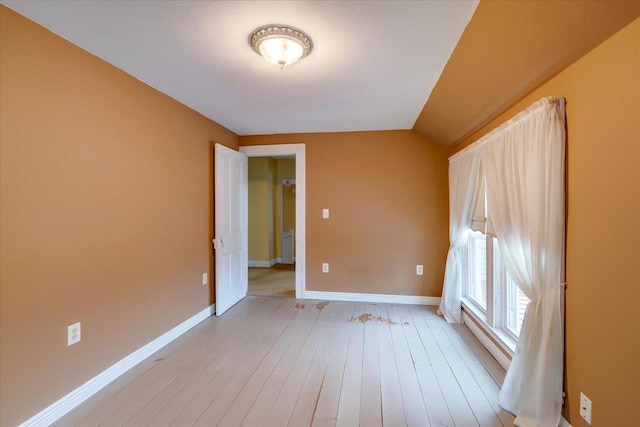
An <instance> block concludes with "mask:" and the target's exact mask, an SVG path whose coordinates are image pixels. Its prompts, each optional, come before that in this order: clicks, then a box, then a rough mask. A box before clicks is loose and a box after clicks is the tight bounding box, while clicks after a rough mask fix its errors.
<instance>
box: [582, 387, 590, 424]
mask: <svg viewBox="0 0 640 427" xmlns="http://www.w3.org/2000/svg"><path fill="white" fill-rule="evenodd" d="M580 416H581V417H582V418H584V420H585V421H586V422H587V423H589V425H591V400H590V399H589V398H588V397H587V396H585V395H584V393H580Z"/></svg>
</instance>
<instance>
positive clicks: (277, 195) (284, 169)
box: [248, 156, 296, 298]
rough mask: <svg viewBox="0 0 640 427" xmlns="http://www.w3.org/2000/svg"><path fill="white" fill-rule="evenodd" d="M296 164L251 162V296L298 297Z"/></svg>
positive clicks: (266, 160) (281, 159)
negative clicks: (296, 268) (296, 272)
mask: <svg viewBox="0 0 640 427" xmlns="http://www.w3.org/2000/svg"><path fill="white" fill-rule="evenodd" d="M295 172H296V160H295V158H294V157H293V156H284V157H250V158H249V167H248V175H249V188H248V198H249V205H248V215H249V218H248V219H249V250H248V255H249V260H248V261H249V262H248V267H249V274H248V279H249V290H248V294H249V295H262V296H278V297H290V298H294V297H295V288H296V274H295V229H296V180H295V176H296V175H295Z"/></svg>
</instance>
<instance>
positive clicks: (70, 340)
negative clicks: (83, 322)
mask: <svg viewBox="0 0 640 427" xmlns="http://www.w3.org/2000/svg"><path fill="white" fill-rule="evenodd" d="M79 342H80V322H78V323H74V324H73V325H70V326H68V327H67V347H69V346H70V345H73V344H76V343H79Z"/></svg>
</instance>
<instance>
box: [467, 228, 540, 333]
mask: <svg viewBox="0 0 640 427" xmlns="http://www.w3.org/2000/svg"><path fill="white" fill-rule="evenodd" d="M462 253H463V263H462V268H463V296H464V298H465V301H466V303H467V305H472V306H473V308H474V310H475V311H476V312H481V313H482V314H483V315H484V317H485V321H486V323H487V324H488V326H490V327H493V328H495V329H499V330H501V331H502V332H504V333H505V334H506V335H507V336H509V337H510V338H511V339H512V340H513V341H517V339H518V337H519V336H520V331H521V330H522V321H523V319H524V313H525V310H526V309H527V305H528V304H529V299H528V298H527V297H526V296H525V295H524V294H523V293H522V291H520V289H518V286H517V285H516V283H515V281H514V280H513V279H512V278H511V276H509V274H508V273H507V270H506V268H504V265H503V264H502V263H501V262H500V261H501V260H500V249H499V246H498V242H497V240H496V239H495V238H494V237H491V236H489V235H486V234H484V233H482V232H479V231H470V232H469V241H468V243H467V245H466V247H465V248H463V251H462Z"/></svg>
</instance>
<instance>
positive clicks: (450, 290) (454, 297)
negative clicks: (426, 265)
mask: <svg viewBox="0 0 640 427" xmlns="http://www.w3.org/2000/svg"><path fill="white" fill-rule="evenodd" d="M479 182H480V152H479V151H478V150H471V151H466V152H465V153H464V154H462V155H460V156H454V157H452V158H451V159H450V160H449V242H450V246H449V253H448V254H447V265H446V267H445V273H444V286H443V289H442V299H441V300H440V307H439V308H438V314H440V315H442V316H444V318H445V319H446V320H447V321H448V322H451V323H462V309H461V306H460V300H461V298H462V257H461V248H462V247H463V246H464V245H466V244H467V239H468V237H469V228H470V227H471V217H472V214H473V208H474V206H475V203H476V199H477V197H478V184H479Z"/></svg>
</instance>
